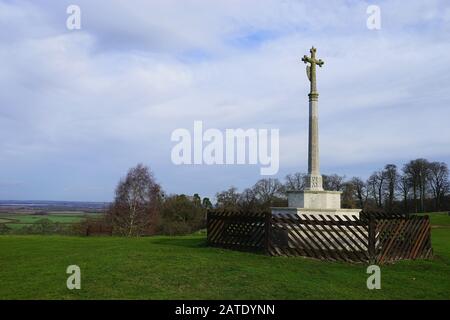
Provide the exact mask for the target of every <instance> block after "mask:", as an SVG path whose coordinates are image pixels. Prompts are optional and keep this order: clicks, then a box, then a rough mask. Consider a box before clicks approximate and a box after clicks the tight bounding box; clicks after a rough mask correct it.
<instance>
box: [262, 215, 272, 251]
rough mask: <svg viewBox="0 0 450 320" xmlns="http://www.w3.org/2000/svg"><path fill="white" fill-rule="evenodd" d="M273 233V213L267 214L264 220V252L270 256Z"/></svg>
mask: <svg viewBox="0 0 450 320" xmlns="http://www.w3.org/2000/svg"><path fill="white" fill-rule="evenodd" d="M271 231H272V212H266V214H265V219H264V251H265V252H266V254H267V255H270V250H269V248H270V241H271Z"/></svg>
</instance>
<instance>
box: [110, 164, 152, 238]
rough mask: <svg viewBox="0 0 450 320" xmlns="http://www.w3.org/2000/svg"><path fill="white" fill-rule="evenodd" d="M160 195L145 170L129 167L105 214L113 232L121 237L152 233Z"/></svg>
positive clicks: (147, 171) (143, 167) (149, 174)
mask: <svg viewBox="0 0 450 320" xmlns="http://www.w3.org/2000/svg"><path fill="white" fill-rule="evenodd" d="M160 196H161V187H160V186H159V184H157V183H156V181H155V178H154V177H153V174H152V172H151V171H150V169H149V168H148V167H146V166H144V165H142V164H138V165H137V166H136V167H134V168H131V169H130V170H129V171H128V173H127V175H126V177H125V178H124V179H122V180H120V182H119V184H118V186H117V188H116V195H115V199H114V202H113V204H112V205H111V208H110V210H109V212H108V213H109V214H108V215H109V218H110V221H111V224H112V226H113V228H114V232H115V233H119V234H121V235H124V236H138V235H143V234H151V233H153V232H155V231H156V226H157V218H158V207H159V203H160Z"/></svg>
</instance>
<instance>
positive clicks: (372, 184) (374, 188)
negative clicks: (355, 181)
mask: <svg viewBox="0 0 450 320" xmlns="http://www.w3.org/2000/svg"><path fill="white" fill-rule="evenodd" d="M384 184H385V176H384V174H383V172H382V171H375V172H374V173H373V174H372V175H371V176H370V177H369V179H368V180H367V185H368V186H369V188H370V191H371V193H372V196H373V198H374V200H375V203H376V205H377V207H378V208H381V207H382V206H383V189H384Z"/></svg>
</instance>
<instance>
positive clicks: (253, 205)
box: [239, 188, 259, 211]
mask: <svg viewBox="0 0 450 320" xmlns="http://www.w3.org/2000/svg"><path fill="white" fill-rule="evenodd" d="M239 208H240V209H242V210H244V211H252V210H255V209H259V203H258V199H257V198H256V194H255V191H254V190H252V189H250V188H247V189H245V190H244V191H243V192H242V193H241V194H240V195H239Z"/></svg>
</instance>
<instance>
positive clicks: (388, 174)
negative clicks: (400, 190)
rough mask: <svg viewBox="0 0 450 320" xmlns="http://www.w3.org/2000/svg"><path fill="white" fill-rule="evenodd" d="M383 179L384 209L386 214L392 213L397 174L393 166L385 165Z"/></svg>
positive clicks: (395, 167)
mask: <svg viewBox="0 0 450 320" xmlns="http://www.w3.org/2000/svg"><path fill="white" fill-rule="evenodd" d="M383 175H384V178H385V179H386V184H385V187H386V198H387V199H386V209H387V211H388V212H392V210H393V207H394V201H395V190H396V189H397V185H398V180H399V176H398V172H397V166H396V165H395V164H387V165H386V166H385V167H384V170H383Z"/></svg>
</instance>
